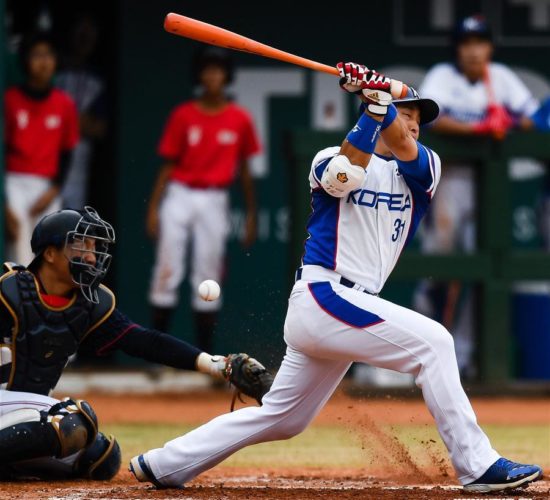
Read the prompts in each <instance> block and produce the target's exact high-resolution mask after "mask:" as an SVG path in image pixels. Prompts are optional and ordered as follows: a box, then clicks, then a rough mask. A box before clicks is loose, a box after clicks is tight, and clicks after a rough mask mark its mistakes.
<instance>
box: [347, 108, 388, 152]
mask: <svg viewBox="0 0 550 500" xmlns="http://www.w3.org/2000/svg"><path fill="white" fill-rule="evenodd" d="M381 126H382V123H381V122H378V121H376V120H375V119H374V118H371V117H370V116H368V115H366V114H365V113H363V114H362V115H361V117H360V118H359V120H358V121H357V124H356V125H355V127H353V128H352V129H351V130H350V131H349V133H348V135H347V136H346V139H347V141H348V142H349V143H350V144H352V145H353V146H355V147H356V148H357V149H359V150H360V151H363V153H369V154H371V153H372V152H373V151H374V148H375V147H376V141H377V140H378V136H379V134H380V127H381Z"/></svg>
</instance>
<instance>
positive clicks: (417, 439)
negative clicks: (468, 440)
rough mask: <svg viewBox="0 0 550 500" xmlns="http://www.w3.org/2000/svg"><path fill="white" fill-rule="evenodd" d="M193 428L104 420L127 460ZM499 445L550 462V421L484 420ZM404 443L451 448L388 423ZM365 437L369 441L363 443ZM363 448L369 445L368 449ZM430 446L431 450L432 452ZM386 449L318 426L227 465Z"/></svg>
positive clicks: (373, 454) (315, 460)
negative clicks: (513, 422) (493, 422)
mask: <svg viewBox="0 0 550 500" xmlns="http://www.w3.org/2000/svg"><path fill="white" fill-rule="evenodd" d="M192 429H193V426H188V425H152V424H131V425H130V424H128V425H105V426H104V427H103V428H102V430H103V432H105V433H112V434H114V435H115V436H116V437H117V439H118V441H119V443H120V445H121V447H122V451H123V464H126V463H127V462H128V461H129V459H130V458H131V457H132V456H134V455H136V454H138V453H143V452H144V451H147V450H149V449H151V448H157V447H160V446H162V445H163V444H164V443H165V442H166V441H168V440H170V439H173V438H175V437H177V436H180V435H182V434H185V433H186V432H189V431H190V430H192ZM484 429H485V431H486V432H487V434H488V435H489V438H490V439H491V442H492V444H493V446H494V447H495V449H496V450H498V451H499V453H501V454H502V455H503V456H505V457H508V458H511V459H512V460H517V461H520V462H527V463H538V464H539V465H541V466H542V467H543V468H546V469H549V468H550V427H549V426H547V425H517V426H515V425H506V426H505V425H488V426H484ZM385 430H386V433H387V434H389V435H390V436H395V437H396V438H397V439H398V440H399V442H400V443H402V444H404V445H405V446H406V448H407V449H408V451H409V453H410V455H411V456H412V457H413V458H414V460H415V462H416V463H417V464H418V465H420V466H425V465H428V464H429V463H431V462H430V460H431V459H430V456H429V455H430V454H431V455H432V456H433V455H436V456H438V457H441V458H443V457H446V456H447V453H446V450H445V447H444V446H443V443H442V442H441V439H440V438H439V435H438V434H437V431H436V429H435V427H433V426H419V425H404V426H393V427H391V428H389V427H388V428H386V429H385ZM362 441H363V442H364V443H365V444H362ZM363 448H364V449H363ZM427 451H428V452H429V453H427ZM386 453H387V450H385V449H384V446H383V445H380V443H379V442H378V441H377V440H376V438H375V437H374V436H370V435H367V436H366V437H364V438H361V437H360V436H359V435H358V434H357V433H356V432H355V430H354V429H351V430H350V429H347V428H345V427H343V426H324V425H323V426H321V425H319V426H314V427H310V428H309V429H307V430H306V431H305V432H304V433H302V434H301V435H299V436H296V437H295V438H293V439H290V440H288V441H278V442H272V443H263V444H259V445H255V446H251V447H249V448H245V449H243V450H241V451H239V452H238V453H236V454H235V455H233V456H232V457H231V458H230V459H228V460H227V461H226V462H224V465H227V466H233V467H266V468H267V467H271V468H273V467H277V466H282V467H285V468H291V467H319V468H338V467H346V468H360V467H366V468H368V464H370V463H375V462H377V461H378V458H380V457H381V455H385V454H386Z"/></svg>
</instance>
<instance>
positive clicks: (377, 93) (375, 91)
mask: <svg viewBox="0 0 550 500" xmlns="http://www.w3.org/2000/svg"><path fill="white" fill-rule="evenodd" d="M336 67H337V68H338V72H339V73H340V87H342V89H343V90H345V91H346V92H351V93H353V94H361V95H362V96H363V97H364V100H365V102H366V103H367V109H368V110H369V112H371V113H372V114H374V115H380V116H384V115H385V114H386V113H387V112H388V106H389V105H390V104H391V102H392V95H391V78H388V77H387V76H385V75H383V74H381V73H378V72H376V71H374V70H371V69H368V68H367V67H366V66H363V65H362V64H356V63H351V62H349V63H342V62H340V63H338V64H337V65H336Z"/></svg>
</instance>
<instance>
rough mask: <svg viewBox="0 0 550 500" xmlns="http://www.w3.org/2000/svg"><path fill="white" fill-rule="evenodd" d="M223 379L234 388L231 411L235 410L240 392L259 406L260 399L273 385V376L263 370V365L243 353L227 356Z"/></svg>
mask: <svg viewBox="0 0 550 500" xmlns="http://www.w3.org/2000/svg"><path fill="white" fill-rule="evenodd" d="M225 378H226V379H227V380H229V382H231V383H232V384H233V385H234V386H235V388H236V390H235V394H234V396H233V401H232V402H231V411H233V409H234V408H235V401H236V399H237V397H238V398H239V399H241V397H240V393H241V392H242V393H243V394H246V395H247V396H250V397H251V398H254V399H255V400H256V401H257V402H258V404H259V405H261V404H262V398H263V397H264V395H265V394H266V393H267V392H269V389H271V384H273V375H271V373H269V372H268V371H267V370H266V369H265V367H264V365H262V364H261V363H259V362H258V361H256V360H255V359H254V358H251V357H250V356H249V355H248V354H244V353H240V354H229V355H228V356H227V358H226V364H225ZM241 401H242V399H241Z"/></svg>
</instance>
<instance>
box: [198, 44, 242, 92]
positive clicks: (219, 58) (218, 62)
mask: <svg viewBox="0 0 550 500" xmlns="http://www.w3.org/2000/svg"><path fill="white" fill-rule="evenodd" d="M207 66H219V67H220V68H222V69H223V70H224V71H225V74H226V76H227V77H226V79H225V82H226V83H231V82H232V81H233V60H232V59H231V56H230V55H229V52H228V51H227V50H224V49H220V48H218V47H205V48H203V49H201V50H198V51H197V52H196V53H195V56H194V57H193V71H192V75H193V80H194V81H193V83H195V84H198V83H200V81H199V79H200V74H201V72H202V70H203V69H204V68H206V67H207Z"/></svg>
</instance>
